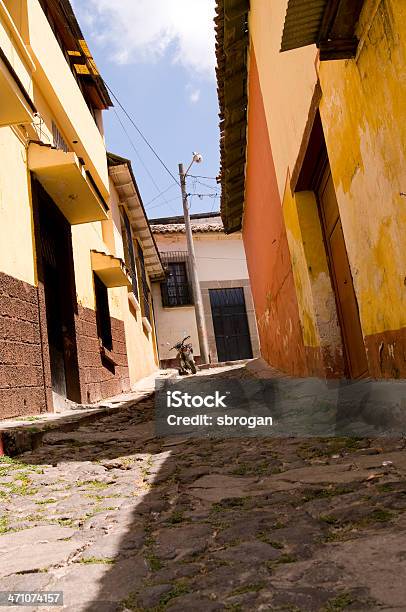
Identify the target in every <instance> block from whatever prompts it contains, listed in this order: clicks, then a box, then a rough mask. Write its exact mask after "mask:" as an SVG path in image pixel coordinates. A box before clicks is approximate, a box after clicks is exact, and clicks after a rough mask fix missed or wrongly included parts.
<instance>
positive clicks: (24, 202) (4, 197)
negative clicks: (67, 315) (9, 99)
mask: <svg viewBox="0 0 406 612" xmlns="http://www.w3.org/2000/svg"><path fill="white" fill-rule="evenodd" d="M17 134H18V132H17V131H15V130H13V129H11V128H8V127H2V128H0V160H1V164H0V220H1V221H0V272H4V273H5V274H8V275H10V276H13V277H14V278H18V279H19V280H22V281H25V282H26V283H29V284H30V285H36V272H35V260H34V252H35V251H34V242H33V219H32V208H31V195H30V191H29V175H28V170H27V165H26V160H27V151H26V147H25V144H24V142H23V141H22V140H20V138H19V137H18V136H17Z"/></svg>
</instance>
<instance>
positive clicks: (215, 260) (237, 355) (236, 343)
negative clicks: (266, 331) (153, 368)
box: [151, 213, 259, 367]
mask: <svg viewBox="0 0 406 612" xmlns="http://www.w3.org/2000/svg"><path fill="white" fill-rule="evenodd" d="M191 221H192V232H193V241H194V245H195V252H196V264H197V273H198V278H199V281H200V288H201V292H202V299H203V309H204V314H205V323H206V330H207V338H208V344H209V352H210V360H211V362H212V363H218V362H225V361H235V360H240V359H250V358H252V357H257V356H258V355H259V344H258V334H257V328H256V321H255V314H254V306H253V301H252V295H251V288H250V282H249V278H248V270H247V264H246V259H245V252H244V245H243V242H242V237H241V234H240V233H235V234H233V235H232V236H226V234H225V233H224V228H223V224H222V222H221V218H220V216H219V214H218V213H201V214H195V215H191ZM151 228H152V231H153V233H154V236H155V239H156V243H157V246H158V249H159V252H160V255H161V259H162V263H163V265H164V267H165V270H166V279H165V281H163V282H161V283H154V286H153V300H154V308H155V318H156V326H157V338H158V350H159V357H160V360H161V364H162V365H163V366H164V367H168V366H173V365H175V361H174V360H175V358H176V351H171V350H170V349H171V347H172V346H174V344H175V343H176V342H178V341H179V340H181V339H182V338H184V337H185V336H189V335H190V336H191V339H192V343H193V348H194V353H195V356H196V358H197V362H199V361H200V347H199V339H198V334H197V325H196V315H195V307H194V299H193V290H192V286H191V282H190V278H191V277H190V269H189V257H188V252H187V242H186V235H185V225H184V223H183V217H167V218H161V219H153V220H151Z"/></svg>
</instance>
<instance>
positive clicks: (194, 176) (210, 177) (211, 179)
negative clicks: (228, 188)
mask: <svg viewBox="0 0 406 612" xmlns="http://www.w3.org/2000/svg"><path fill="white" fill-rule="evenodd" d="M188 176H190V177H191V178H202V179H206V180H208V181H217V177H216V176H199V175H198V174H188Z"/></svg>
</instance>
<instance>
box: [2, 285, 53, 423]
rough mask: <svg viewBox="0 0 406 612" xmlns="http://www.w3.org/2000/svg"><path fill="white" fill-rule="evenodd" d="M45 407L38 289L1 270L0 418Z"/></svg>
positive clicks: (36, 412) (33, 412)
mask: <svg viewBox="0 0 406 612" xmlns="http://www.w3.org/2000/svg"><path fill="white" fill-rule="evenodd" d="M46 410H47V405H46V394H45V385H44V366H43V357H42V349H41V335H40V316H39V304H38V290H37V288H36V287H33V286H31V285H29V284H28V283H24V282H22V281H19V280H17V279H15V278H13V277H11V276H8V275H6V274H3V273H0V418H1V419H5V418H9V417H15V416H23V415H28V414H38V413H41V412H46Z"/></svg>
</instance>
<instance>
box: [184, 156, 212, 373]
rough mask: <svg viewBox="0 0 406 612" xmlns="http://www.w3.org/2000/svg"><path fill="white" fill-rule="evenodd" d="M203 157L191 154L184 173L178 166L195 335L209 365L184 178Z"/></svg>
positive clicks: (202, 354)
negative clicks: (191, 156)
mask: <svg viewBox="0 0 406 612" xmlns="http://www.w3.org/2000/svg"><path fill="white" fill-rule="evenodd" d="M202 161H203V157H202V156H201V155H200V153H193V158H192V161H191V163H190V165H189V167H188V169H187V170H186V172H185V169H184V167H183V164H179V177H180V186H181V190H182V203H183V216H184V218H185V230H186V240H187V247H188V253H189V260H190V271H191V276H192V278H191V280H192V287H193V297H194V302H195V312H196V324H197V333H198V336H199V345H200V356H201V359H202V362H203V363H209V361H210V356H209V345H208V342H207V332H206V323H205V319H204V310H203V299H202V292H201V289H200V283H199V277H198V274H197V265H196V254H195V245H194V242H193V234H192V226H191V223H190V215H189V201H188V197H187V193H186V177H187V175H188V172H189V170H190V168H191V167H192V166H193V164H201V163H202Z"/></svg>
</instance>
